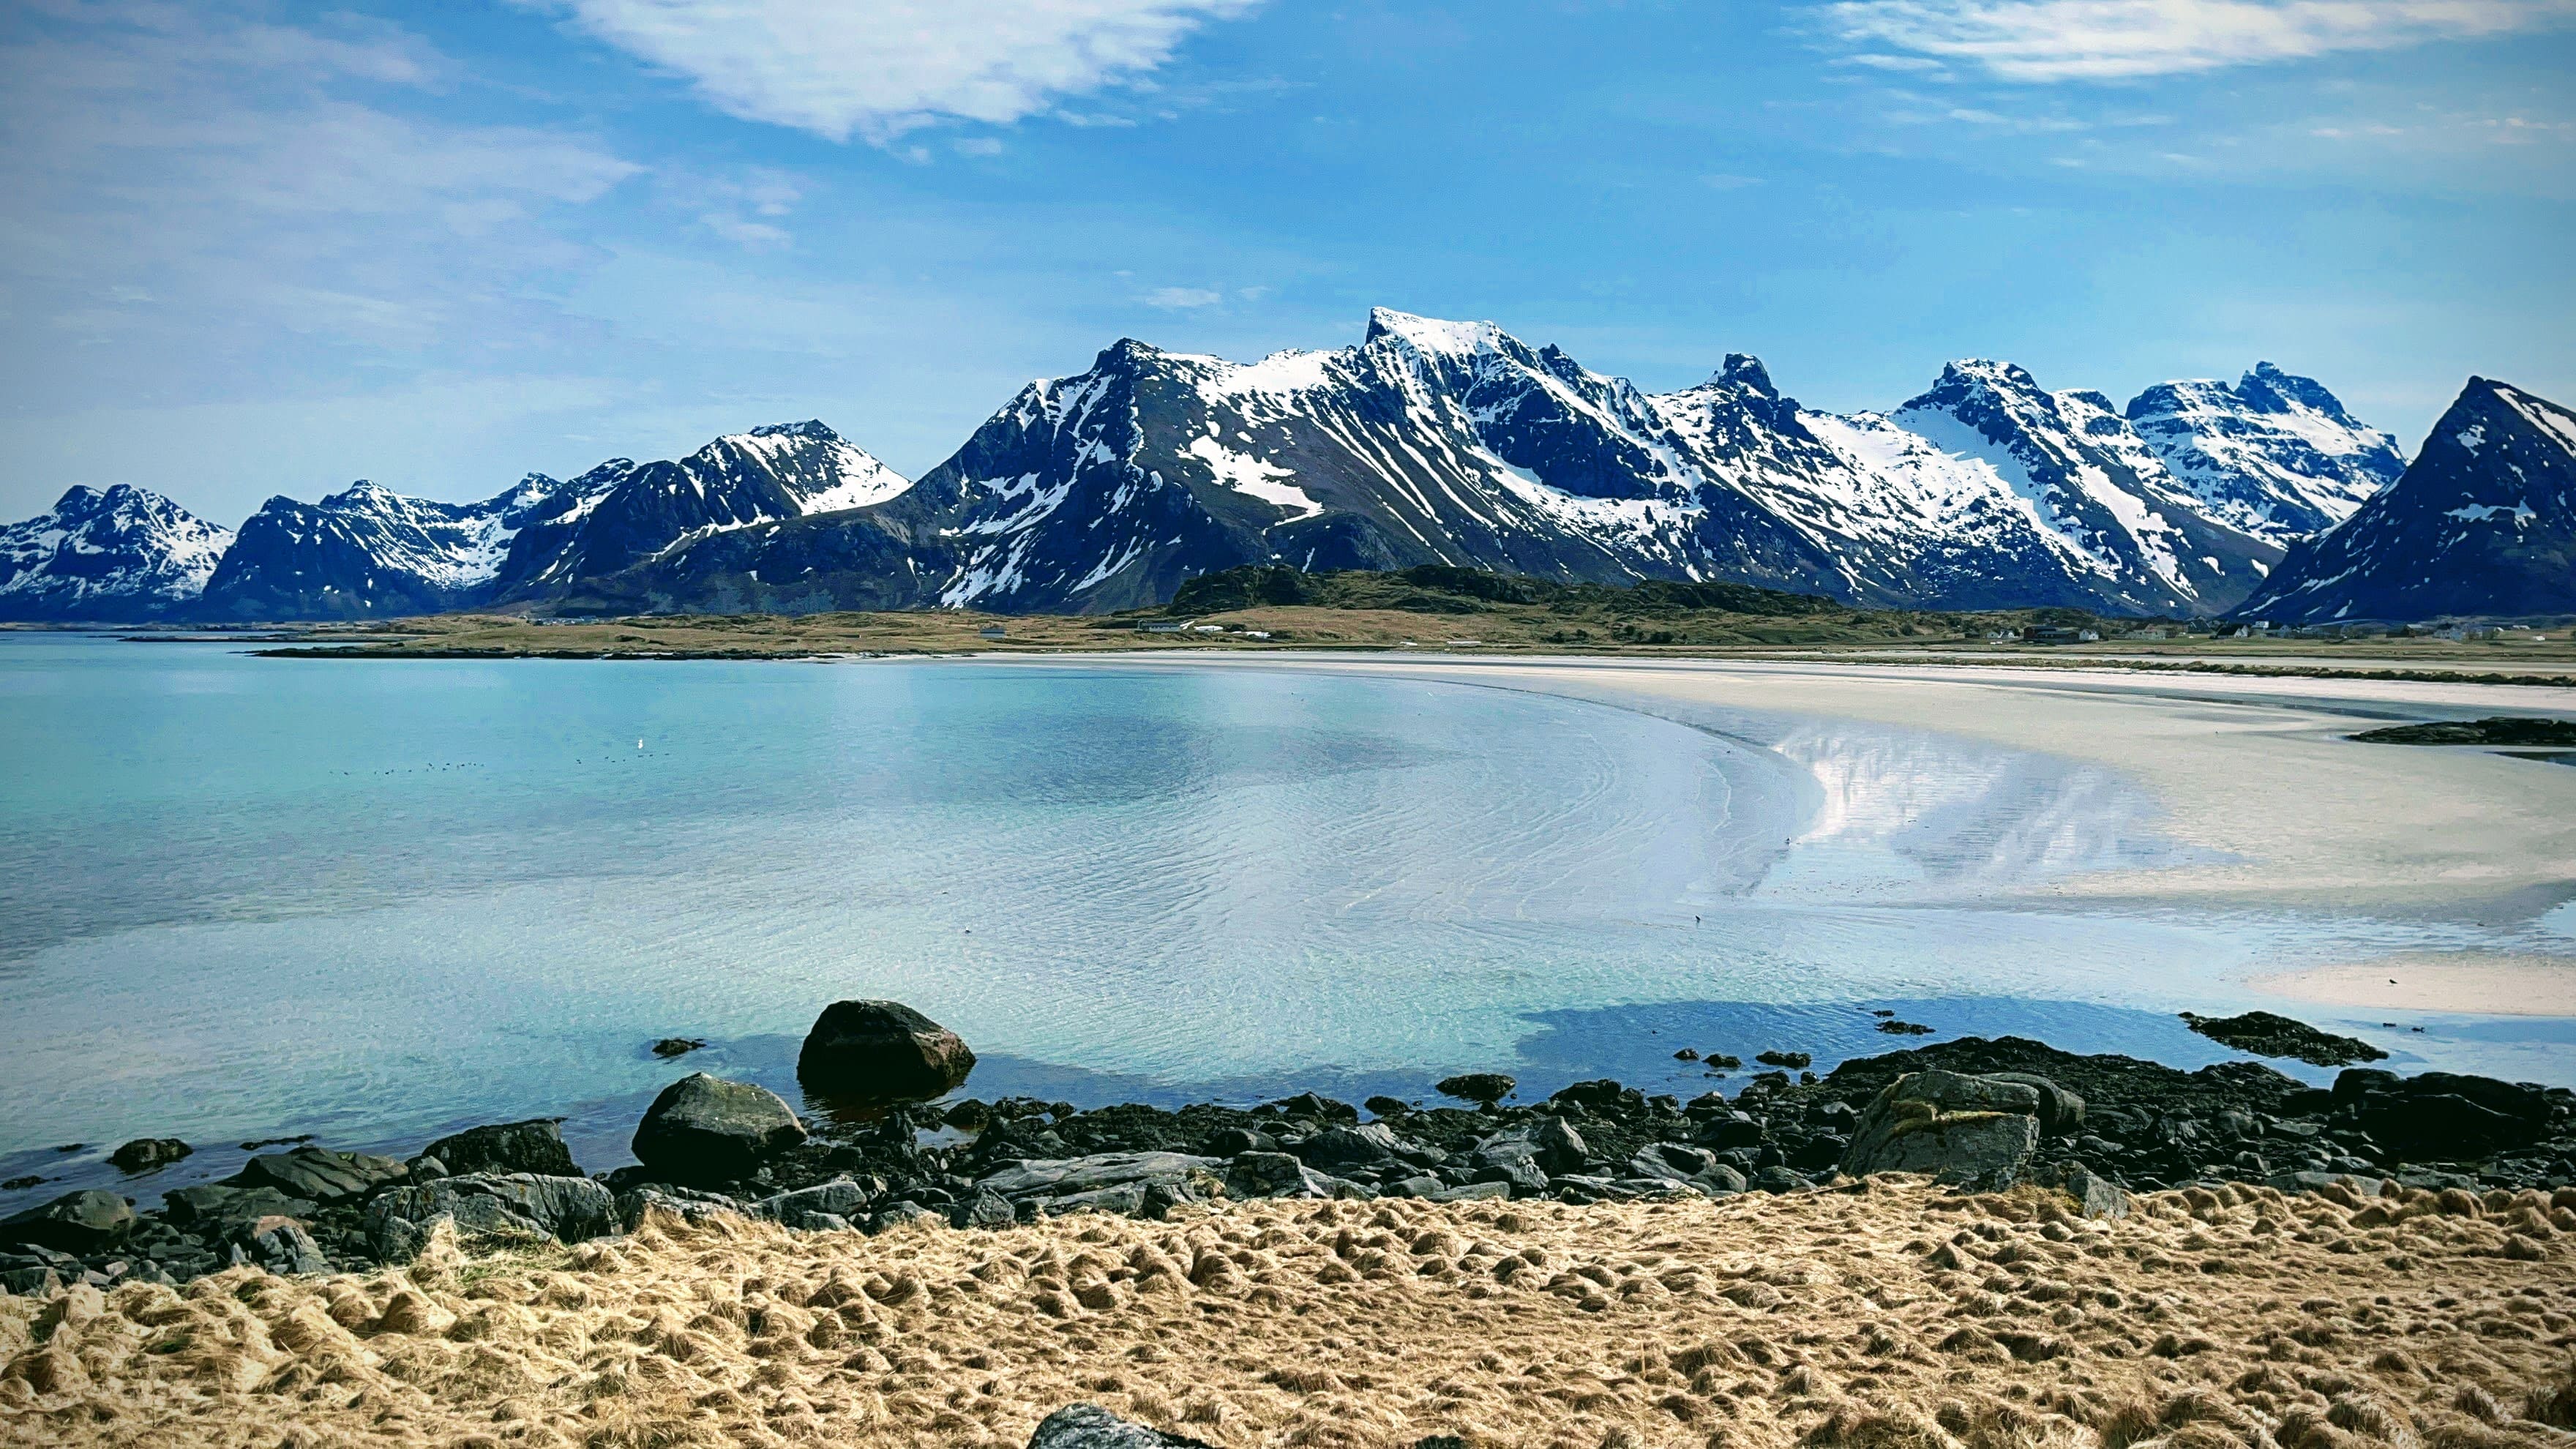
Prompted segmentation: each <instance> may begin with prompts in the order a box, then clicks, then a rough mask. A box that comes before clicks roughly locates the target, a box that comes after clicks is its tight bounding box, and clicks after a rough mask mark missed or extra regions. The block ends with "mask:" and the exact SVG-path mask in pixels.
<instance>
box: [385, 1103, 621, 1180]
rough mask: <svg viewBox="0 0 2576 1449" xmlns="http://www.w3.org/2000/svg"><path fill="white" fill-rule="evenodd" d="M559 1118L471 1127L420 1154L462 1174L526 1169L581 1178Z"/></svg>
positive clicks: (532, 1171) (435, 1143) (540, 1118)
mask: <svg viewBox="0 0 2576 1449" xmlns="http://www.w3.org/2000/svg"><path fill="white" fill-rule="evenodd" d="M556 1120H557V1119H555V1118H552V1117H539V1118H536V1119H534V1120H532V1121H527V1122H500V1123H495V1124H494V1125H492V1126H489V1127H469V1128H467V1129H466V1130H464V1131H462V1132H459V1133H456V1134H455V1135H453V1136H449V1137H441V1138H439V1139H438V1140H437V1141H436V1142H433V1143H431V1144H429V1145H428V1146H427V1147H424V1148H422V1149H421V1150H420V1154H421V1156H423V1157H435V1158H437V1159H438V1162H439V1165H440V1166H441V1167H444V1168H446V1169H447V1170H448V1171H449V1172H450V1173H452V1174H455V1175H458V1176H463V1175H465V1174H467V1173H476V1172H498V1173H509V1172H526V1173H533V1174H535V1175H536V1176H538V1177H579V1176H581V1169H580V1168H579V1167H576V1166H574V1165H573V1160H572V1149H570V1148H568V1147H566V1146H564V1140H563V1132H562V1131H561V1130H560V1129H559V1128H557V1127H556V1125H555V1122H556Z"/></svg>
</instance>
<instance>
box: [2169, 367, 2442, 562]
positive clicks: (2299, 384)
mask: <svg viewBox="0 0 2576 1449" xmlns="http://www.w3.org/2000/svg"><path fill="white" fill-rule="evenodd" d="M2126 416H2127V418H2128V421H2129V424H2130V426H2131V427H2133V428H2134V429H2136V431H2137V433H2138V435H2139V437H2140V438H2142V439H2143V440H2144V441H2145V442H2146V444H2147V446H2148V447H2150V448H2152V449H2153V450H2154V451H2155V453H2156V456H2157V457H2158V459H2159V460H2161V461H2162V462H2163V464H2164V465H2165V468H2166V470H2167V471H2168V472H2169V473H2170V474H2171V475H2172V477H2173V478H2174V480H2175V481H2176V484H2177V486H2178V487H2180V488H2182V489H2183V490H2185V491H2187V492H2189V493H2190V494H2191V496H2192V497H2193V498H2194V499H2195V500H2197V502H2198V503H2199V505H2200V507H2201V508H2202V509H2203V510H2204V511H2206V512H2208V513H2209V514H2210V515H2211V516H2212V517H2214V518H2218V519H2221V520H2223V521H2225V522H2227V523H2228V524H2230V525H2231V526H2233V527H2236V528H2239V529H2241V530H2243V531H2245V532H2248V533H2251V534H2254V535H2256V536H2258V537H2262V538H2267V539H2270V540H2272V541H2273V542H2275V543H2282V544H2286V543H2288V542H2290V541H2291V540H2292V539H2295V538H2300V537H2304V536H2307V535H2309V534H2313V533H2319V532H2322V531H2324V530H2325V529H2328V528H2331V527H2333V526H2334V525H2336V524H2338V523H2341V522H2342V521H2343V520H2345V519H2347V518H2349V517H2351V516H2352V514H2353V512H2354V511H2355V510H2357V509H2359V508H2360V507H2361V505H2362V504H2363V503H2364V502H2365V501H2367V500H2368V499H2369V498H2370V496H2371V495H2372V494H2374V493H2376V492H2378V491H2379V490H2380V489H2382V488H2384V487H2386V486H2387V485H2388V484H2390V483H2392V482H2395V481H2396V479H2397V476H2398V474H2400V473H2401V472H2403V471H2405V467H2406V460H2405V458H2404V456H2403V455H2402V454H2400V453H2399V452H2398V449H2397V440H2396V439H2395V438H2393V437H2391V436H2389V435H2388V434H2386V433H2384V432H2381V431H2379V430H2378V429H2376V428H2372V427H2368V426H2365V425H2364V424H2363V423H2361V422H2360V421H2359V420H2358V419H2356V418H2354V417H2353V416H2352V414H2351V413H2350V412H2348V411H2347V410H2346V409H2345V408H2344V405H2343V403H2342V402H2341V401H2340V400H2338V399H2337V398H2336V397H2335V396H2334V394H2332V393H2330V392H2328V391H2326V389H2325V388H2324V387H2322V386H2320V385H2319V384H2318V383H2317V382H2316V381H2315V380H2314V379H2312V378H2305V377H2300V376H2297V375H2295V374H2292V373H2287V372H2284V371H2282V370H2281V369H2280V368H2278V367H2275V366H2273V365H2272V364H2271V363H2268V362H2262V363H2257V364H2255V366H2254V368H2253V370H2252V371H2250V372H2247V373H2246V374H2245V375H2244V377H2243V378H2242V379H2240V380H2239V381H2238V382H2236V383H2235V384H2234V385H2232V386H2231V385H2230V384H2227V383H2224V382H2217V381H2211V380H2207V379H2198V380H2192V381H2185V382H2168V383H2159V384H2157V385H2156V386H2154V387H2150V388H2148V389H2146V390H2145V391H2143V392H2141V393H2139V394H2138V395H2137V396H2136V397H2135V398H2132V399H2131V400H2130V402H2129V406H2128V408H2127V410H2126Z"/></svg>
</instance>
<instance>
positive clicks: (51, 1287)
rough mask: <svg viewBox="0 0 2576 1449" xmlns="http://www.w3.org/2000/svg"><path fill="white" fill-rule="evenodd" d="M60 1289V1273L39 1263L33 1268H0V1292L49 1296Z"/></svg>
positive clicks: (35, 1296) (23, 1296)
mask: <svg viewBox="0 0 2576 1449" xmlns="http://www.w3.org/2000/svg"><path fill="white" fill-rule="evenodd" d="M62 1291H63V1279H62V1275H61V1274H59V1273H56V1272H55V1271H54V1270H53V1269H51V1268H49V1267H45V1266H43V1265H41V1264H39V1265H38V1266H36V1267H33V1268H0V1293H10V1294H15V1295H17V1296H18V1297H20V1298H51V1297H53V1296H54V1295H55V1294H57V1293H60V1292H62Z"/></svg>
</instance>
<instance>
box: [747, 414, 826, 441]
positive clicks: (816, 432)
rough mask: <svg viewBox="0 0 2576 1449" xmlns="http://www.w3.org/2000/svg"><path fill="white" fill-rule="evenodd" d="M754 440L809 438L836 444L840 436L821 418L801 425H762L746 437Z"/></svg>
mask: <svg viewBox="0 0 2576 1449" xmlns="http://www.w3.org/2000/svg"><path fill="white" fill-rule="evenodd" d="M747 436H750V437H754V438H811V439H813V440H814V441H816V442H822V443H837V442H840V441H841V435H840V434H839V433H836V432H834V431H832V429H831V427H830V425H829V424H826V423H825V422H824V421H823V420H822V419H821V418H807V419H806V420H805V421H803V422H801V423H763V424H761V425H760V426H759V427H756V428H754V429H752V430H751V432H750V433H749V434H748V435H747Z"/></svg>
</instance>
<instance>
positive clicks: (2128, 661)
mask: <svg viewBox="0 0 2576 1449" xmlns="http://www.w3.org/2000/svg"><path fill="white" fill-rule="evenodd" d="M2216 627H2223V626H2212V625H2210V624H2209V623H2207V622H2205V621H2203V622H2197V623H2195V622H2189V621H2183V620H2162V619H2118V618H2105V617H2101V616H2097V615H2094V614H2090V613H2086V612H2084V611H2082V610H2077V609H2064V608H2029V609H1998V610H1987V611H1978V612H1936V611H1927V610H1900V609H1861V608H1853V607H1850V606H1847V605H1844V604H1840V603H1837V602H1835V601H1833V600H1830V599H1826V598H1823V597H1821V596H1817V595H1809V594H1790V593H1782V592H1778V591H1776V590H1769V589H1760V588H1753V587H1749V586H1745V585H1737V584H1691V583H1676V582H1670V581H1662V580H1648V581H1643V582H1640V583H1638V584H1635V585H1633V586H1630V587H1626V588H1610V587H1605V586H1601V585H1594V584H1572V585H1569V584H1555V583H1549V582H1545V581H1542V580H1536V579H1529V578H1519V577H1512V576H1507V575H1500V574H1492V573H1485V572H1480V571H1476V570H1470V569H1455V568H1443V567H1424V568H1414V569H1407V570H1404V571H1402V572H1399V573H1364V572H1352V573H1330V574H1304V573H1300V572H1298V571H1296V570H1294V569H1290V568H1286V567H1284V566H1267V567H1263V566H1256V567H1250V568H1242V569H1234V570H1230V571H1228V572H1225V573H1221V574H1210V575H1205V576H1202V577H1200V578H1195V579H1192V580H1189V581H1188V582H1187V583H1185V584H1183V585H1182V586H1181V588H1180V590H1179V592H1178V594H1177V595H1176V596H1175V598H1174V599H1173V600H1172V602H1171V603H1170V604H1168V605H1166V606H1163V607H1161V608H1158V609H1146V610H1133V611H1128V612H1125V613H1119V614H1108V615H1043V614H1037V615H1025V614H1024V615H998V614H982V613H974V612H965V611H943V610H923V611H911V612H901V613H829V614H804V615H785V614H739V615H719V614H646V615H637V616H625V617H617V618H584V617H573V616H564V617H541V616H535V615H503V614H452V615H431V616H425V617H419V618H407V619H390V620H365V621H351V622H319V623H313V624H308V625H301V626H297V625H285V626H281V625H276V624H262V625H257V626H247V625H246V626H242V627H241V628H239V629H227V628H222V627H208V626H197V627H192V628H185V629H173V630H167V631H158V630H131V629H129V630H128V631H127V633H126V637H129V638H144V639H170V640H201V641H208V642H216V641H221V642H233V641H236V640H237V641H240V642H246V643H259V644H265V645H268V646H270V647H268V648H266V649H263V650H261V651H259V652H261V653H265V654H272V655H277V656H281V657H333V658H340V657H361V658H414V659H421V658H432V659H457V658H543V659H620V660H624V659H730V660H741V659H817V658H835V657H847V656H853V655H858V656H869V655H905V654H957V653H991V654H1003V655H1010V654H1030V653H1062V652H1070V651H1080V652H1099V653H1123V652H1131V651H1155V652H1159V653H1171V652H1227V653H1239V652H1268V651H1287V650H1296V651H1326V652H1332V651H1417V650H1418V651H1424V652H1434V653H1442V652H1446V653H1473V654H1476V655H1493V656H1509V655H1514V654H1524V655H1527V654H1544V655H1550V656H1571V657H1619V658H1637V659H1690V658H1717V659H1730V658H1748V657H1751V658H1779V659H1817V660H1831V661H1835V662H1846V663H1873V662H1887V661H1895V662H1907V663H1941V664H1959V665H1975V664H1991V663H2009V664H2013V665H2016V666H2023V667H2028V666H2034V665H2036V666H2041V667H2059V668H2063V667H2070V666H2072V667H2084V668H2119V669H2134V670H2143V671H2158V670H2170V671H2181V672H2216V673H2229V674H2244V675H2255V676H2267V677H2297V676H2303V675H2335V676H2347V677H2356V678H2364V679H2381V680H2425V681H2435V682H2444V683H2483V684H2515V685H2564V684H2568V683H2570V682H2571V681H2576V644H2571V642H2570V641H2569V638H2568V634H2569V633H2570V631H2569V630H2567V629H2551V628H2548V627H2541V628H2507V629H2487V630H2463V629H2453V630H2450V631H2448V632H2449V633H2450V634H2451V635H2455V636H2459V637H2443V636H2442V635H2441V634H2435V633H2419V634H2414V635H2409V636H2402V637H2401V636H2396V635H2391V634H2390V633H2389V632H2388V631H2386V630H2385V629H2375V630H2370V631H2363V630H2359V629H2356V630H2354V631H2352V632H2351V634H2350V635H2349V637H2347V636H2345V635H2343V634H2340V633H2336V632H2334V631H2315V630H2309V631H2300V634H2299V636H2298V637H2286V636H2284V637H2270V636H2255V635H2243V634H2239V635H2236V636H2234V637H2218V636H2217V634H2216V632H2215V629H2216Z"/></svg>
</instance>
